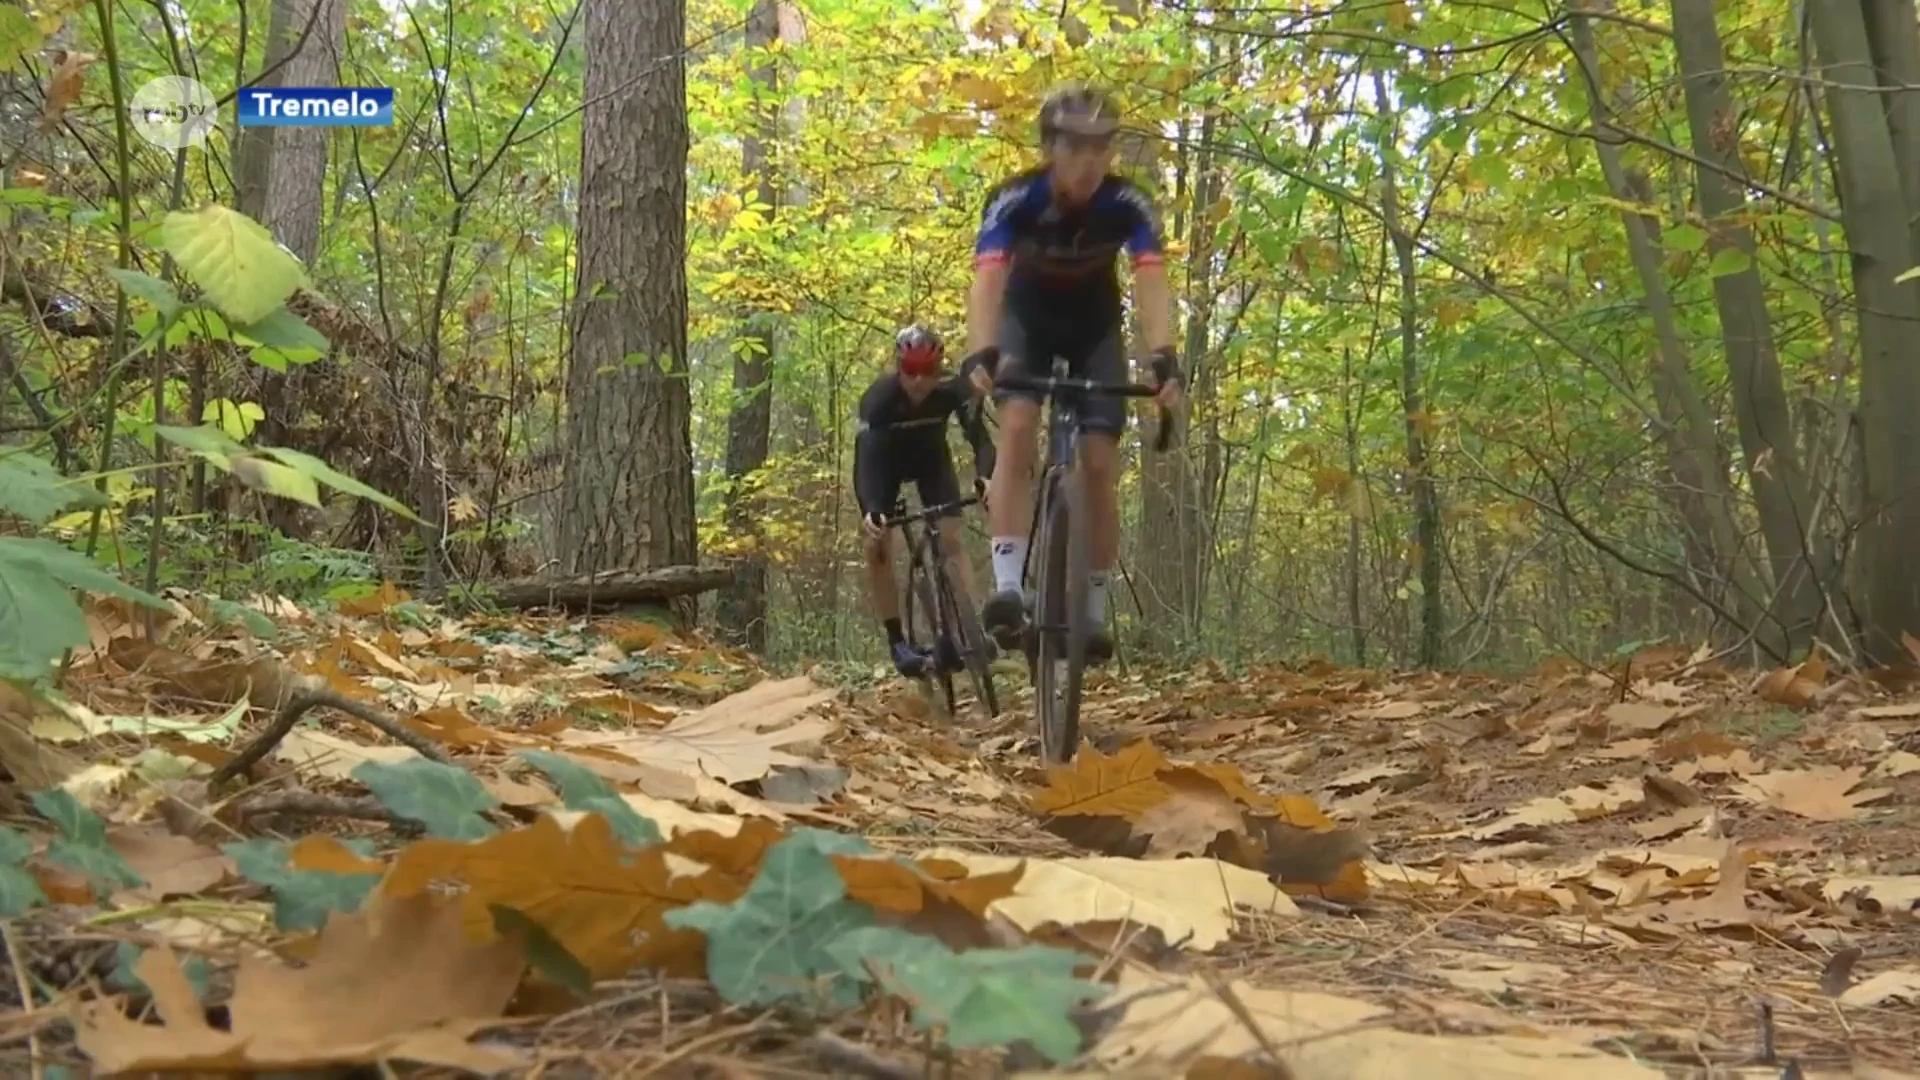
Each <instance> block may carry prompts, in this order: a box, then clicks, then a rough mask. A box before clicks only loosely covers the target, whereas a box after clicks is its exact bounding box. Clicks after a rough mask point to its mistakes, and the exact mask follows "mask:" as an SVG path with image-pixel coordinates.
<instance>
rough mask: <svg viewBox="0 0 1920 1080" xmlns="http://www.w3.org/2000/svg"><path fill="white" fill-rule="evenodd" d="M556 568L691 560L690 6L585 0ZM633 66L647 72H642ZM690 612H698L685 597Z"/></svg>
mask: <svg viewBox="0 0 1920 1080" xmlns="http://www.w3.org/2000/svg"><path fill="white" fill-rule="evenodd" d="M585 19H586V42H587V56H586V66H587V72H586V87H585V95H584V96H585V98H586V100H587V101H589V102H593V103H594V104H592V105H590V106H589V107H588V108H587V111H586V115H585V117H584V119H583V121H582V125H581V133H580V157H581V165H580V175H581V179H580V254H579V263H578V267H579V269H578V274H577V277H576V279H575V299H574V308H573V316H572V333H571V336H572V339H573V356H572V358H571V364H570V366H569V368H568V371H567V424H566V446H567V456H566V464H565V469H566V474H565V478H564V480H563V483H562V490H561V504H560V505H561V513H560V525H559V529H558V533H559V536H558V544H557V548H558V555H559V562H560V573H562V574H565V575H577V574H591V573H595V572H597V571H600V570H643V569H649V568H654V567H662V566H675V565H684V564H688V563H692V562H693V561H694V559H695V555H696V542H697V539H696V536H695V533H694V521H693V447H692V432H691V415H692V404H691V399H690V395H689V393H688V385H687V383H688V379H687V279H686V244H687V232H686V196H687V92H686V70H685V67H684V61H683V59H682V54H683V53H684V52H685V50H686V11H685V6H684V3H682V2H677V0H586V13H585ZM635 72H641V73H643V75H642V76H641V77H639V78H637V79H636V78H635V74H634V73H635ZM678 614H679V615H680V617H681V618H683V619H686V618H688V617H689V616H690V614H691V612H690V611H689V610H688V607H687V606H685V605H683V606H682V607H680V609H679V610H678Z"/></svg>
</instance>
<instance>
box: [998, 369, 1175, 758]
mask: <svg viewBox="0 0 1920 1080" xmlns="http://www.w3.org/2000/svg"><path fill="white" fill-rule="evenodd" d="M1067 370H1068V369H1067V362H1066V360H1064V359H1062V358H1059V357H1055V358H1054V361H1053V375H1052V377H1050V378H1044V379H1039V378H1032V377H1029V376H1025V375H1020V374H1017V373H1010V374H1007V375H1005V376H1001V377H999V378H996V379H995V380H994V385H995V386H996V387H998V388H1003V389H1007V390H1021V391H1026V392H1029V393H1037V394H1040V395H1042V396H1043V397H1045V398H1046V399H1047V461H1046V465H1045V467H1044V471H1043V472H1042V473H1041V475H1040V483H1039V484H1038V485H1037V487H1036V496H1035V506H1034V515H1033V523H1032V524H1031V525H1030V526H1028V529H1027V562H1026V565H1025V566H1023V567H1022V568H1021V571H1020V574H1021V589H1022V591H1023V592H1025V593H1026V594H1027V595H1028V596H1032V597H1035V598H1036V599H1037V601H1038V603H1037V606H1038V608H1039V610H1038V611H1037V612H1035V613H1034V615H1037V616H1038V617H1037V618H1034V617H1031V616H1030V617H1029V618H1028V620H1027V630H1026V634H1025V641H1026V652H1027V670H1028V672H1029V673H1030V674H1031V676H1032V679H1033V697H1034V711H1035V712H1037V713H1038V714H1039V719H1040V756H1041V759H1042V760H1043V761H1044V762H1046V763H1047V764H1049V765H1064V764H1066V763H1068V762H1070V761H1072V760H1073V755H1074V751H1075V750H1077V749H1078V748H1079V742H1080V689H1081V682H1082V679H1083V677H1084V676H1085V674H1086V664H1087V638H1088V636H1089V635H1090V634H1091V632H1092V627H1091V626H1089V625H1088V622H1089V620H1088V618H1087V586H1088V583H1087V575H1088V572H1089V566H1090V563H1091V553H1090V551H1089V543H1090V541H1089V537H1088V532H1087V529H1086V527H1085V526H1084V525H1082V526H1080V527H1078V528H1076V527H1075V523H1076V522H1084V521H1085V520H1086V490H1085V487H1084V485H1083V483H1082V481H1081V478H1080V472H1079V470H1077V469H1075V468H1074V467H1073V466H1074V450H1075V447H1077V446H1078V445H1079V435H1080V402H1081V401H1082V400H1083V399H1085V398H1087V397H1090V396H1098V395H1106V396H1109V397H1154V396H1155V395H1157V394H1158V393H1159V389H1158V388H1157V387H1152V386H1148V385H1146V384H1144V383H1103V382H1098V381H1095V380H1092V379H1070V378H1068V377H1067V374H1066V373H1067ZM1172 438H1173V417H1172V416H1171V415H1170V414H1169V413H1168V412H1167V410H1166V409H1165V408H1161V409H1160V410H1159V424H1158V426H1157V429H1156V431H1155V433H1154V442H1153V450H1154V452H1155V453H1161V452H1163V451H1165V450H1166V449H1167V446H1168V444H1169V443H1170V442H1171V440H1172ZM1036 534H1037V535H1038V537H1039V542H1038V543H1035V542H1034V539H1035V536H1036ZM1036 553H1039V554H1040V555H1041V561H1040V567H1039V573H1038V575H1037V576H1038V579H1039V580H1038V582H1037V583H1035V586H1034V587H1033V588H1031V589H1029V588H1028V587H1027V586H1028V582H1030V581H1032V580H1033V578H1034V577H1035V576H1036V575H1035V574H1034V572H1033V566H1034V556H1035V554H1036Z"/></svg>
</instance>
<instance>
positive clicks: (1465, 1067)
mask: <svg viewBox="0 0 1920 1080" xmlns="http://www.w3.org/2000/svg"><path fill="white" fill-rule="evenodd" d="M1221 985H1222V986H1223V988H1224V993H1223V990H1222V989H1216V987H1215V984H1213V983H1211V982H1210V981H1209V980H1208V979H1207V978H1205V977H1202V976H1184V977H1183V976H1168V975H1160V974H1157V973H1150V972H1144V971H1141V970H1139V969H1138V968H1137V967H1134V966H1128V967H1126V968H1123V969H1122V971H1121V975H1120V980H1119V986H1118V987H1117V988H1116V989H1115V992H1114V994H1113V998H1112V999H1113V1000H1114V1001H1119V1002H1125V1003H1126V1004H1125V1006H1124V1009H1123V1011H1122V1013H1121V1016H1120V1018H1119V1019H1118V1020H1117V1021H1116V1022H1115V1023H1114V1025H1113V1026H1112V1027H1110V1028H1108V1029H1107V1030H1106V1031H1105V1032H1104V1033H1103V1034H1102V1035H1101V1036H1100V1038H1099V1040H1098V1041H1097V1042H1096V1043H1095V1044H1094V1047H1093V1049H1092V1051H1091V1054H1092V1056H1093V1058H1094V1059H1095V1060H1096V1061H1098V1062H1100V1064H1101V1065H1103V1066H1105V1067H1106V1068H1107V1069H1108V1070H1115V1069H1138V1070H1140V1071H1139V1072H1138V1074H1137V1075H1142V1076H1147V1075H1152V1076H1178V1075H1182V1074H1184V1075H1187V1076H1193V1075H1195V1074H1194V1073H1192V1072H1189V1071H1187V1070H1188V1069H1189V1068H1190V1067H1191V1066H1192V1065H1193V1064H1194V1062H1195V1061H1197V1060H1198V1059H1200V1058H1202V1057H1211V1058H1223V1059H1234V1060H1237V1059H1242V1058H1247V1057H1250V1056H1252V1055H1255V1054H1259V1053H1261V1052H1262V1051H1263V1050H1265V1049H1267V1048H1269V1047H1277V1048H1279V1050H1280V1054H1281V1057H1282V1059H1283V1060H1284V1061H1285V1062H1286V1064H1287V1066H1288V1067H1289V1069H1290V1070H1291V1071H1292V1073H1293V1075H1294V1076H1297V1077H1303V1078H1311V1080H1492V1078H1495V1077H1501V1078H1512V1080H1521V1078H1524V1077H1553V1078H1554V1080H1660V1078H1661V1077H1662V1076H1664V1075H1665V1074H1663V1073H1662V1072H1660V1071H1659V1070H1657V1069H1654V1068H1651V1067H1648V1066H1644V1065H1637V1064H1635V1063H1633V1062H1631V1061H1628V1060H1626V1059H1625V1058H1620V1057H1615V1056H1613V1055H1611V1054H1607V1053H1605V1052H1602V1051H1599V1050H1595V1049H1593V1048H1591V1047H1588V1046H1583V1045H1581V1044H1579V1043H1576V1042H1572V1041H1570V1040H1565V1039H1557V1038H1525V1037H1519V1036H1510V1035H1472V1036H1442V1035H1416V1034H1411V1033H1408V1032H1403V1031H1396V1030H1393V1029H1392V1028H1389V1027H1386V1026H1385V1023H1384V1021H1385V1020H1386V1019H1387V1017H1388V1015H1389V1011H1388V1010H1386V1009H1384V1008H1382V1007H1380V1006H1378V1005H1374V1004H1371V1003H1369V1002H1364V1001H1357V1000H1354V999H1351V998H1342V997H1335V996H1333V995H1331V994H1320V993H1313V992H1310V991H1304V990H1296V991H1289V990H1277V989H1269V988H1266V987H1256V986H1253V985H1251V984H1250V983H1247V982H1245V981H1235V982H1232V983H1223V984H1221ZM1227 994H1230V995H1231V996H1232V998H1233V999H1234V1001H1236V1002H1238V1003H1239V1004H1240V1006H1242V1007H1243V1008H1244V1010H1245V1014H1246V1016H1247V1017H1249V1018H1251V1020H1252V1021H1253V1023H1254V1024H1256V1025H1258V1030H1250V1028H1249V1025H1248V1024H1247V1023H1246V1022H1245V1021H1244V1020H1243V1019H1242V1016H1241V1013H1240V1012H1239V1011H1238V1010H1236V1009H1235V1008H1234V1007H1233V1006H1232V1005H1230V1004H1228V1002H1227V1000H1226V999H1225V995H1227Z"/></svg>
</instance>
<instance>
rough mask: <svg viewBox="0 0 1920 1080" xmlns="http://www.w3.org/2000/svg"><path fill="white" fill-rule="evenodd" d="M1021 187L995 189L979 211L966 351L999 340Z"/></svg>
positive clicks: (992, 343)
mask: <svg viewBox="0 0 1920 1080" xmlns="http://www.w3.org/2000/svg"><path fill="white" fill-rule="evenodd" d="M1023 190H1024V189H1022V188H1019V187H1009V188H1004V189H1001V190H998V191H995V192H994V193H993V195H992V196H990V197H989V198H988V199H987V205H986V209H984V210H982V211H981V213H980V235H979V236H978V237H977V238H976V239H975V240H974V242H973V288H972V289H971V290H969V291H968V293H967V353H968V355H975V354H978V353H979V352H980V350H982V349H987V348H992V347H994V346H996V345H998V344H999V343H1000V315H1001V311H1002V309H1003V306H1004V304H1005V302H1006V295H1007V270H1008V266H1009V264H1010V263H1011V262H1012V259H1013V214H1014V210H1015V209H1016V208H1017V207H1018V206H1019V203H1020V199H1021V198H1022V192H1023ZM988 374H992V372H988Z"/></svg>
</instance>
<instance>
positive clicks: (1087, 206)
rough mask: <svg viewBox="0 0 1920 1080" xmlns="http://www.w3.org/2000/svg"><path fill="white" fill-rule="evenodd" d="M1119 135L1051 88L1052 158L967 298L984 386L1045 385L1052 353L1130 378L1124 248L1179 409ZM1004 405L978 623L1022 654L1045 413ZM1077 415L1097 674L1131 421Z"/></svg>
mask: <svg viewBox="0 0 1920 1080" xmlns="http://www.w3.org/2000/svg"><path fill="white" fill-rule="evenodd" d="M1119 128H1120V111H1119V109H1118V108H1117V107H1116V106H1115V105H1114V103H1113V101H1112V100H1111V99H1109V98H1108V97H1107V95H1105V94H1104V93H1102V92H1100V91H1098V90H1093V89H1089V88H1087V87H1084V86H1069V87H1065V88H1063V89H1060V90H1057V91H1055V92H1054V93H1053V94H1051V95H1049V96H1048V98H1047V100H1046V101H1045V102H1044V103H1043V104H1042V105H1041V107H1040V145H1041V147H1042V150H1043V152H1044V155H1045V158H1044V161H1043V162H1042V164H1041V165H1040V166H1039V167H1038V168H1035V169H1032V170H1029V171H1027V172H1023V173H1020V174H1019V175H1017V176H1015V177H1013V178H1012V179H1009V180H1007V181H1005V182H1004V183H1002V184H1000V186H998V187H997V188H995V189H994V190H993V192H992V193H991V194H990V195H989V196H988V197H987V205H986V210H985V212H984V213H982V215H981V218H980V235H979V239H978V240H977V241H976V242H975V244H974V272H973V273H974V277H973V289H972V291H971V292H970V293H969V294H968V298H967V299H968V303H967V345H968V349H969V355H968V358H967V362H968V365H969V366H974V365H977V366H978V367H979V368H980V369H981V370H980V373H978V374H974V375H972V378H973V381H974V384H975V386H976V387H978V388H979V389H982V390H985V389H986V388H987V386H988V384H989V381H990V379H991V377H992V376H993V375H995V374H1000V373H1005V372H1008V371H1019V372H1021V373H1023V374H1028V375H1031V376H1035V377H1045V376H1046V375H1047V374H1048V369H1049V368H1050V367H1051V366H1052V362H1053V358H1054V357H1056V356H1060V357H1065V358H1066V359H1067V361H1068V364H1069V368H1070V374H1071V375H1072V376H1073V377H1075V378H1084V379H1096V380H1100V381H1103V382H1114V383H1121V382H1128V381H1130V380H1129V378H1128V364H1127V359H1126V353H1125V351H1124V349H1123V347H1122V344H1121V324H1122V322H1123V315H1122V308H1121V293H1120V280H1119V275H1118V273H1117V271H1116V269H1115V262H1116V260H1117V258H1118V256H1119V255H1120V253H1121V252H1122V251H1123V250H1124V251H1125V252H1126V253H1127V254H1128V255H1129V256H1131V257H1132V260H1133V300H1134V307H1135V309H1136V311H1137V312H1138V313H1139V319H1140V332H1141V335H1142V336H1143V337H1144V338H1145V339H1146V341H1145V344H1146V346H1147V351H1148V354H1149V356H1150V357H1151V359H1152V369H1153V383H1154V384H1155V385H1158V386H1159V387H1160V396H1159V398H1158V399H1157V400H1158V401H1159V402H1160V404H1161V405H1162V406H1164V407H1166V408H1172V407H1174V406H1175V405H1176V404H1177V403H1178V401H1179V397H1180V377H1179V373H1178V368H1177V365H1176V363H1175V354H1174V351H1173V338H1172V326H1171V304H1170V300H1169V296H1168V289H1167V274H1166V266H1165V265H1164V259H1163V256H1162V251H1161V241H1160V227H1159V222H1158V221H1157V215H1156V214H1155V211H1154V207H1153V201H1152V200H1151V199H1150V198H1149V197H1148V196H1147V194H1146V192H1144V191H1142V190H1141V189H1140V188H1138V187H1136V186H1135V185H1134V184H1132V183H1130V182H1129V181H1127V180H1126V179H1124V178H1122V177H1119V176H1115V175H1113V174H1112V173H1111V172H1109V171H1108V170H1109V169H1110V168H1111V167H1112V165H1113V156H1114V146H1113V143H1114V135H1115V133H1116V132H1118V131H1119ZM994 400H995V402H996V403H997V404H998V407H999V417H1000V440H999V445H998V447H997V451H998V458H999V461H998V464H997V465H996V467H995V469H994V471H993V480H992V482H991V484H990V486H989V488H988V493H987V494H988V499H987V502H988V517H989V520H990V522H991V526H992V533H993V580H994V590H995V592H994V595H993V596H992V598H990V599H989V600H988V601H987V602H986V605H985V607H984V609H983V610H982V612H981V622H982V623H984V624H985V626H986V629H987V632H988V633H989V634H991V635H992V636H993V637H994V638H995V639H996V640H998V641H999V642H1000V644H1001V645H1002V646H1003V647H1006V648H1013V647H1014V646H1015V644H1016V642H1017V641H1018V639H1019V634H1020V632H1021V630H1022V628H1023V627H1024V624H1025V622H1026V598H1025V597H1023V596H1022V595H1021V591H1020V579H1021V569H1022V567H1023V566H1024V565H1025V563H1026V557H1027V536H1028V529H1029V527H1030V525H1031V522H1030V521H1029V519H1030V518H1031V517H1032V514H1033V464H1034V458H1035V456H1036V454H1035V441H1036V440H1035V435H1036V432H1037V431H1038V428H1039V424H1040V403H1039V400H1038V398H1037V396H1036V395H1032V394H1027V393H1024V392H1020V391H1005V390H1000V391H996V392H995V394H994ZM1080 419H1081V427H1082V437H1081V442H1080V450H1079V452H1078V454H1077V455H1076V460H1077V461H1078V466H1079V468H1080V469H1081V470H1083V472H1084V474H1085V476H1086V479H1087V484H1086V493H1087V502H1088V506H1087V509H1088V513H1089V516H1090V517H1091V519H1092V520H1091V524H1092V526H1093V532H1092V535H1091V540H1092V543H1091V545H1090V547H1091V555H1092V574H1091V581H1090V582H1089V586H1090V587H1089V589H1088V605H1089V607H1090V608H1091V610H1090V611H1089V612H1088V614H1089V615H1090V616H1091V619H1090V621H1091V623H1092V625H1093V627H1094V628H1095V629H1094V632H1093V635H1092V637H1091V639H1090V640H1089V641H1088V643H1087V660H1088V662H1089V663H1095V664H1097V663H1103V662H1105V661H1106V660H1107V659H1108V658H1109V657H1111V656H1112V654H1113V642H1112V640H1111V638H1109V637H1108V635H1107V632H1106V603H1107V576H1108V572H1109V569H1110V568H1111V567H1112V566H1113V564H1114V561H1115V559H1116V557H1117V556H1118V555H1119V551H1120V520H1119V506H1118V503H1117V500H1116V497H1115V485H1116V481H1117V480H1118V475H1117V472H1118V470H1117V467H1116V463H1117V462H1118V460H1119V439H1120V432H1121V431H1122V430H1123V429H1124V428H1125V426H1126V412H1125V408H1124V406H1123V403H1122V400H1121V399H1120V398H1116V397H1093V398H1090V399H1088V400H1087V401H1086V402H1085V403H1084V406H1083V409H1082V411H1081V417H1080Z"/></svg>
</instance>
